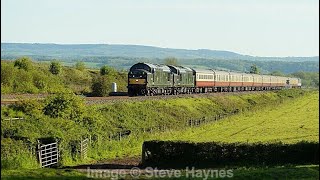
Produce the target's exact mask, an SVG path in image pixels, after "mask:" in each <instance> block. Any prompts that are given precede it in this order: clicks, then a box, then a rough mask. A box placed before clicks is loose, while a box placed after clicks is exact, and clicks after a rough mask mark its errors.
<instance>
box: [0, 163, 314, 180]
mask: <svg viewBox="0 0 320 180" xmlns="http://www.w3.org/2000/svg"><path fill="white" fill-rule="evenodd" d="M190 169H191V168H190ZM197 170H198V171H199V170H200V171H208V170H210V169H197ZM223 170H228V168H227V167H226V168H224V169H223ZM181 172H182V173H181V175H180V176H179V177H177V178H174V179H181V180H183V179H190V177H191V176H192V174H190V173H189V174H188V175H186V171H185V170H181ZM125 177H126V178H124V179H137V178H132V177H131V176H130V175H126V176H125ZM158 177H159V176H158ZM220 177H221V176H220ZM1 179H4V180H25V179H28V180H40V179H48V180H55V179H64V180H82V179H97V178H90V177H87V173H86V172H78V171H76V170H70V169H39V170H36V171H35V170H3V171H2V172H1ZM98 179H110V178H98ZM139 179H169V178H168V177H163V178H157V177H155V176H154V177H153V178H150V176H149V175H142V176H140V177H139ZM192 179H204V177H199V176H198V178H197V176H196V174H194V177H193V178H192ZM208 179H218V178H216V175H213V177H209V178H208ZM220 179H288V180H289V179H305V180H307V179H310V180H311V179H319V165H305V166H292V167H259V168H256V167H251V168H241V167H240V168H237V169H232V177H231V178H220Z"/></svg>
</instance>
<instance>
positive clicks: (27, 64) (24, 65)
mask: <svg viewBox="0 0 320 180" xmlns="http://www.w3.org/2000/svg"><path fill="white" fill-rule="evenodd" d="M14 67H17V68H18V69H24V70H25V71H28V70H30V69H31V68H32V64H31V59H30V58H29V57H21V58H18V59H17V60H15V61H14Z"/></svg>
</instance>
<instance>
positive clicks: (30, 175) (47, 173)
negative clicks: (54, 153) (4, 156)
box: [1, 169, 88, 180]
mask: <svg viewBox="0 0 320 180" xmlns="http://www.w3.org/2000/svg"><path fill="white" fill-rule="evenodd" d="M1 179H6V180H24V179H38V180H40V179H48V180H56V179H63V180H81V179H88V178H87V177H86V175H85V174H84V173H81V172H78V171H76V170H70V169H37V170H31V169H22V170H1Z"/></svg>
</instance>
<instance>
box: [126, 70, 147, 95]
mask: <svg viewBox="0 0 320 180" xmlns="http://www.w3.org/2000/svg"><path fill="white" fill-rule="evenodd" d="M146 86H147V72H145V71H144V70H141V69H135V70H132V71H130V72H129V73H128V95H129V96H136V95H141V94H142V92H143V91H144V90H145V89H146Z"/></svg>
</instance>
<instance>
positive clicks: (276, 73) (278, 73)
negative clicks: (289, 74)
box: [270, 71, 285, 76]
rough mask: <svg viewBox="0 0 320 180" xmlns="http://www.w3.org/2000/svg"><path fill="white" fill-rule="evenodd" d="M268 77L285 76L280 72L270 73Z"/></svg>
mask: <svg viewBox="0 0 320 180" xmlns="http://www.w3.org/2000/svg"><path fill="white" fill-rule="evenodd" d="M270 75H272V76H285V74H283V73H282V72H281V71H273V72H272V73H270Z"/></svg>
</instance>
